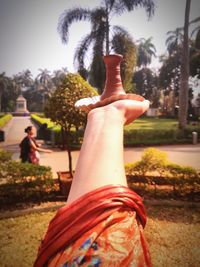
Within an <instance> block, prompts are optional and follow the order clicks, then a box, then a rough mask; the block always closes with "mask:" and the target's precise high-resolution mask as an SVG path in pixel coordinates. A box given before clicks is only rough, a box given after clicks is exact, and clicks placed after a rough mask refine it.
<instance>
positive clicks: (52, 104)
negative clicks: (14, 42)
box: [45, 73, 97, 175]
mask: <svg viewBox="0 0 200 267" xmlns="http://www.w3.org/2000/svg"><path fill="white" fill-rule="evenodd" d="M94 95H97V92H96V90H95V89H94V88H92V87H91V86H90V85H89V84H88V83H87V82H86V81H85V80H84V79H83V78H82V77H81V76H80V75H78V74H72V73H68V74H67V75H66V76H65V78H64V79H63V80H62V83H61V84H60V85H59V87H58V88H57V89H56V90H55V91H54V92H53V93H52V95H51V97H50V98H49V100H48V102H47V104H46V107H45V114H46V116H47V117H49V118H50V119H51V120H52V121H54V122H56V123H57V124H58V125H60V126H61V129H62V135H63V141H64V142H65V144H66V148H67V151H68V158H69V171H70V173H71V175H72V157H71V146H70V142H71V138H72V131H74V128H75V129H79V128H80V127H83V126H84V125H85V123H86V114H85V113H84V112H83V111H80V110H78V109H77V108H75V106H74V104H75V102H76V101H77V100H79V99H80V98H84V97H89V96H94Z"/></svg>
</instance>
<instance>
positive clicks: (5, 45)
mask: <svg viewBox="0 0 200 267" xmlns="http://www.w3.org/2000/svg"><path fill="white" fill-rule="evenodd" d="M100 3H101V0H82V1H81V0H73V1H72V0H0V72H2V71H5V72H6V74H7V75H8V76H11V75H13V74H17V73H18V72H20V71H22V70H25V69H30V70H31V72H32V74H33V76H36V75H37V74H38V72H39V71H38V69H39V68H42V69H43V68H47V69H48V70H50V71H53V70H56V69H60V68H62V67H67V69H68V70H69V71H72V72H73V71H75V70H74V67H73V55H74V51H75V47H76V45H77V44H78V41H79V40H80V39H81V38H82V37H83V36H84V35H85V34H86V33H88V32H89V29H90V24H89V23H86V22H81V23H74V24H73V26H72V27H71V28H70V35H69V43H68V44H67V45H65V44H62V42H61V39H60V36H59V34H58V32H57V24H58V18H59V16H60V14H61V13H62V12H63V11H64V10H65V9H68V8H73V7H74V6H82V7H94V6H97V5H99V4H100ZM155 3H156V5H157V9H156V11H155V15H154V17H153V18H152V19H151V20H150V21H148V20H147V16H146V14H145V11H144V10H142V9H137V10H135V11H133V12H131V13H127V12H126V13H124V14H123V15H122V16H118V17H113V19H112V24H113V25H121V26H123V27H125V28H126V29H127V30H128V31H129V32H130V33H131V35H132V37H133V39H134V40H137V39H139V38H142V37H144V38H149V37H151V36H152V37H153V43H154V45H155V46H156V49H157V55H160V54H162V53H164V52H165V51H166V47H165V40H166V32H167V31H169V30H175V29H176V28H177V27H180V26H183V23H184V10H185V0H156V1H155ZM199 15H200V1H199V0H191V12H190V20H191V19H193V18H195V17H197V16H199ZM156 62H157V60H155V61H154V66H156V64H157V63H156Z"/></svg>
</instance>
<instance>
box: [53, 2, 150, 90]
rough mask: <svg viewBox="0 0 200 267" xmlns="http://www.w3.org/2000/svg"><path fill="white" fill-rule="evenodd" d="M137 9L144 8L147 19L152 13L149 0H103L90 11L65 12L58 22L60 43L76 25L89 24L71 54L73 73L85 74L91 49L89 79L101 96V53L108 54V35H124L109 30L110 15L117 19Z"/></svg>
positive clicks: (80, 9)
mask: <svg viewBox="0 0 200 267" xmlns="http://www.w3.org/2000/svg"><path fill="white" fill-rule="evenodd" d="M138 7H143V8H145V10H146V12H147V15H148V17H151V16H152V15H153V13H154V9H155V6H154V2H153V0H140V1H138V0H129V1H127V0H103V1H102V5H101V6H99V7H96V8H94V9H92V10H91V9H87V8H73V9H69V10H66V11H65V12H64V13H63V14H62V15H61V16H60V19H59V24H58V31H59V33H60V35H61V38H62V41H63V42H64V43H67V42H68V38H69V27H70V25H71V24H72V23H73V22H76V21H89V22H90V23H91V31H90V33H89V34H87V35H86V36H85V37H84V38H83V39H82V40H81V42H80V44H79V46H78V47H77V49H76V52H75V62H77V69H78V70H79V72H80V71H81V70H82V71H84V73H85V55H86V53H87V51H88V49H89V48H90V47H91V45H92V60H91V62H92V63H91V75H92V80H93V84H94V86H95V87H97V88H98V90H99V92H100V93H101V92H102V90H103V86H104V80H105V70H104V64H103V61H102V60H103V59H102V57H103V55H104V50H105V51H106V54H109V53H110V44H111V40H112V37H111V35H112V34H113V32H112V31H114V33H115V32H116V31H117V32H118V33H119V32H121V33H122V34H124V30H123V29H122V28H121V27H119V26H118V27H116V26H111V18H112V16H113V15H121V14H122V13H124V12H125V11H128V12H130V11H132V10H134V9H136V8H138Z"/></svg>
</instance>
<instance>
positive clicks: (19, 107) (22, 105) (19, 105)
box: [14, 94, 29, 116]
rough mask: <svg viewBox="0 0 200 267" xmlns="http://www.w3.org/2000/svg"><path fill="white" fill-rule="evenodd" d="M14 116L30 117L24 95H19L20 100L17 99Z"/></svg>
mask: <svg viewBox="0 0 200 267" xmlns="http://www.w3.org/2000/svg"><path fill="white" fill-rule="evenodd" d="M14 115H17V116H20V115H21V116H26V115H29V111H28V109H27V101H26V99H25V98H24V97H23V95H22V94H21V95H19V96H18V98H17V99H16V110H15V112H14Z"/></svg>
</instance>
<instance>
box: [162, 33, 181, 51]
mask: <svg viewBox="0 0 200 267" xmlns="http://www.w3.org/2000/svg"><path fill="white" fill-rule="evenodd" d="M167 35H168V37H167V39H166V42H165V44H166V46H167V50H168V52H169V55H170V56H171V55H173V54H174V53H177V52H178V51H179V49H180V47H181V46H182V44H183V28H176V29H175V30H174V31H168V32H167Z"/></svg>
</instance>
